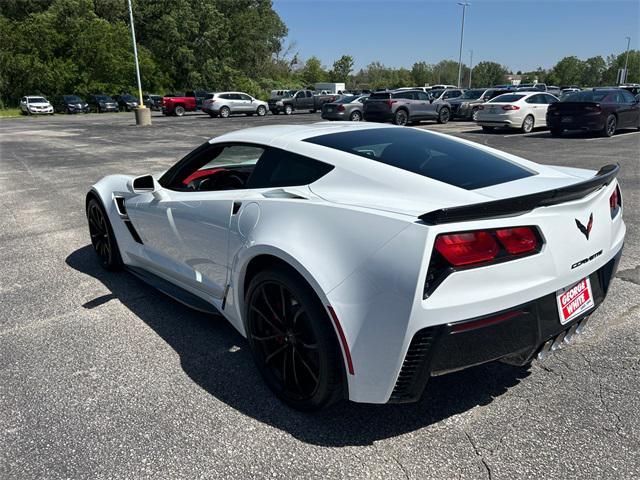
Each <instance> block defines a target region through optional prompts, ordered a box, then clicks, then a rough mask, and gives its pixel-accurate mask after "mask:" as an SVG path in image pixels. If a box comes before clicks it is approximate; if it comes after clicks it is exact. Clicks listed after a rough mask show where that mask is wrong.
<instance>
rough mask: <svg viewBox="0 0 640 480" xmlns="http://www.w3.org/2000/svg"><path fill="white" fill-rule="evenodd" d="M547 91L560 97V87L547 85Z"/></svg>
mask: <svg viewBox="0 0 640 480" xmlns="http://www.w3.org/2000/svg"><path fill="white" fill-rule="evenodd" d="M547 93H550V94H551V95H553V96H554V97H557V98H560V95H562V90H561V89H560V87H556V86H553V85H547Z"/></svg>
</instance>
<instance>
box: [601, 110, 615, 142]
mask: <svg viewBox="0 0 640 480" xmlns="http://www.w3.org/2000/svg"><path fill="white" fill-rule="evenodd" d="M617 126H618V120H617V119H616V116H615V115H609V116H608V117H607V119H606V120H605V122H604V127H603V128H602V131H601V132H600V134H601V135H602V136H603V137H613V135H614V133H616V127H617Z"/></svg>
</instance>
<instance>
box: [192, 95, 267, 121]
mask: <svg viewBox="0 0 640 480" xmlns="http://www.w3.org/2000/svg"><path fill="white" fill-rule="evenodd" d="M268 108H269V104H268V103H267V102H263V101H262V100H258V99H256V98H253V97H252V96H251V95H249V94H247V93H243V92H216V93H213V94H212V95H211V98H208V99H206V100H205V101H204V103H203V104H202V111H203V112H205V113H207V114H209V116H210V117H222V118H227V117H228V116H229V115H233V114H235V113H244V114H245V115H253V114H254V113H255V114H256V115H258V116H260V117H263V116H265V115H266V114H267V110H268Z"/></svg>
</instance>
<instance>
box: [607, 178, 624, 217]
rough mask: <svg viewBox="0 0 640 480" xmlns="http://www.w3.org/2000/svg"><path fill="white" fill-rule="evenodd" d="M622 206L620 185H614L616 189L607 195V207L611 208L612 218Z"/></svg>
mask: <svg viewBox="0 0 640 480" xmlns="http://www.w3.org/2000/svg"><path fill="white" fill-rule="evenodd" d="M620 207H622V195H621V194H620V186H619V185H616V189H615V190H614V191H613V193H612V194H611V196H610V197H609V209H610V210H611V218H614V217H615V216H616V215H617V214H618V212H619V211H620Z"/></svg>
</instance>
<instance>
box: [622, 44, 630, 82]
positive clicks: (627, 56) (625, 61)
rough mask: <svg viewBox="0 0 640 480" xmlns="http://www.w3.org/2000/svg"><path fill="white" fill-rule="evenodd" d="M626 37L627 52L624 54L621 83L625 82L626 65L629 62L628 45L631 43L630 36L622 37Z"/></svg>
mask: <svg viewBox="0 0 640 480" xmlns="http://www.w3.org/2000/svg"><path fill="white" fill-rule="evenodd" d="M624 38H626V39H627V54H626V55H625V56H624V81H622V79H620V80H621V83H627V65H628V62H629V45H631V37H624Z"/></svg>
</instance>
